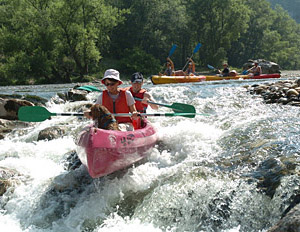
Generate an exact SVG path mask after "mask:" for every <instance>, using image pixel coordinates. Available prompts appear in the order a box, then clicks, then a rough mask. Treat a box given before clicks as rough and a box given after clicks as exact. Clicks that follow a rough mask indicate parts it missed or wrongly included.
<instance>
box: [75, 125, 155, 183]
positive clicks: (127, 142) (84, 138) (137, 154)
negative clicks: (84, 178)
mask: <svg viewBox="0 0 300 232" xmlns="http://www.w3.org/2000/svg"><path fill="white" fill-rule="evenodd" d="M157 139H158V137H157V133H156V130H155V129H154V127H153V126H152V125H151V123H150V122H149V121H148V120H145V123H144V127H143V128H141V129H138V130H135V131H112V130H102V129H98V128H95V127H88V128H86V129H85V130H84V131H82V132H81V134H80V135H79V137H78V142H77V144H78V147H77V153H78V156H79V159H80V160H81V162H82V163H83V165H85V166H86V168H87V170H88V172H89V174H90V176H91V177H93V178H98V177H101V176H105V175H108V174H110V173H112V172H115V171H117V170H120V169H123V168H125V167H127V166H129V165H131V164H133V163H135V162H137V161H139V160H141V159H143V158H144V157H146V156H147V155H148V154H149V151H150V150H151V148H153V147H154V145H155V143H156V142H157Z"/></svg>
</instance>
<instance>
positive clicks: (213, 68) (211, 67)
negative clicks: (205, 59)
mask: <svg viewBox="0 0 300 232" xmlns="http://www.w3.org/2000/svg"><path fill="white" fill-rule="evenodd" d="M207 67H208V68H209V69H211V70H215V69H216V68H215V67H214V66H211V65H209V64H208V65H207Z"/></svg>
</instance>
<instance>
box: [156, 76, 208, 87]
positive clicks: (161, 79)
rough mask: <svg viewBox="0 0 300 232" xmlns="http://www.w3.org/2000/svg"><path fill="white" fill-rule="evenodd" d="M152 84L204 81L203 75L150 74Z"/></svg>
mask: <svg viewBox="0 0 300 232" xmlns="http://www.w3.org/2000/svg"><path fill="white" fill-rule="evenodd" d="M151 81H152V83H153V84H154V85H159V84H170V83H189V82H200V81H205V76H158V75H153V76H151Z"/></svg>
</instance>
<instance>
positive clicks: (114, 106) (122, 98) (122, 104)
mask: <svg viewBox="0 0 300 232" xmlns="http://www.w3.org/2000/svg"><path fill="white" fill-rule="evenodd" d="M102 105H104V106H105V107H106V108H107V109H108V110H109V111H110V112H111V113H115V114H119V113H129V112H130V111H129V107H128V105H127V100H126V94H125V90H124V89H120V93H119V96H118V98H117V99H116V101H115V102H114V101H113V99H112V98H111V97H110V96H109V95H108V91H107V90H104V91H103V94H102ZM116 120H117V121H118V123H125V122H131V118H130V117H116Z"/></svg>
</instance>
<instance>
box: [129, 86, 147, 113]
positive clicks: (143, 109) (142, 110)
mask: <svg viewBox="0 0 300 232" xmlns="http://www.w3.org/2000/svg"><path fill="white" fill-rule="evenodd" d="M126 90H129V91H130V92H131V94H132V96H133V97H134V98H135V97H136V98H140V99H143V98H144V93H145V92H146V90H145V89H140V91H139V92H137V93H134V92H133V91H132V87H128V88H126ZM147 107H148V105H146V104H143V103H142V102H141V101H138V100H135V108H136V110H137V111H138V112H140V113H146V109H147Z"/></svg>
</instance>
